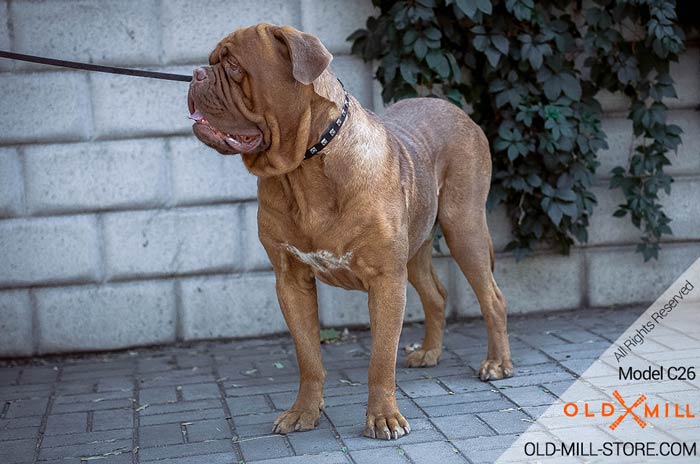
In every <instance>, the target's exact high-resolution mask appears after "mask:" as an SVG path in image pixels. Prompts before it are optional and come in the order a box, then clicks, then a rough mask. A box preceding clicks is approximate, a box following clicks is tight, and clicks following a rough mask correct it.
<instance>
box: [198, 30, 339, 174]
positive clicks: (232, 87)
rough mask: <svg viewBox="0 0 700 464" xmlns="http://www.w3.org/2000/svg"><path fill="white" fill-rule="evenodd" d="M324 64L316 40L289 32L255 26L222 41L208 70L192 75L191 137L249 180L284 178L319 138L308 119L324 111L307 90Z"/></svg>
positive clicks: (311, 88) (320, 101)
mask: <svg viewBox="0 0 700 464" xmlns="http://www.w3.org/2000/svg"><path fill="white" fill-rule="evenodd" d="M331 59H332V55H331V54H330V53H329V52H328V50H326V48H325V47H324V46H323V44H321V42H320V41H319V40H318V39H317V38H315V37H313V36H311V35H308V34H304V33H302V32H300V31H298V30H296V29H294V28H292V27H278V26H272V25H269V24H259V25H257V26H251V27H247V28H243V29H239V30H237V31H235V32H234V33H232V34H230V35H228V36H226V37H225V38H224V39H223V40H221V42H219V43H218V45H217V46H216V48H214V51H213V52H212V53H211V55H210V56H209V66H206V67H201V68H197V69H196V70H195V71H194V75H193V78H192V82H191V84H190V89H189V94H188V105H189V110H190V118H191V119H193V120H194V121H195V122H194V125H193V127H192V129H193V131H194V133H195V135H196V136H197V138H199V140H201V141H202V142H204V143H205V144H206V145H208V146H210V147H212V148H214V149H216V150H217V151H218V152H219V153H221V154H224V155H231V154H241V155H242V156H243V160H244V162H245V164H246V166H247V167H248V169H249V170H250V171H251V172H253V173H254V174H256V175H260V176H266V175H277V174H281V173H285V172H289V171H291V170H292V169H294V168H296V167H297V166H298V165H299V163H301V161H302V160H303V155H304V152H305V151H306V149H307V148H308V145H309V140H312V137H316V136H318V134H315V133H314V130H313V129H312V127H311V126H312V125H313V124H314V122H313V121H314V116H312V115H313V114H314V113H318V112H319V111H321V112H326V111H330V107H329V105H328V103H330V102H329V101H328V100H325V103H324V99H323V98H322V97H320V95H319V94H318V93H317V92H315V91H314V85H313V84H314V81H315V80H317V79H318V78H319V76H321V75H322V74H323V73H324V71H325V70H326V68H327V67H328V65H329V63H330V62H331ZM326 107H327V108H326ZM313 143H315V142H312V143H311V145H313Z"/></svg>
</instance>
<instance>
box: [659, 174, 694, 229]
mask: <svg viewBox="0 0 700 464" xmlns="http://www.w3.org/2000/svg"><path fill="white" fill-rule="evenodd" d="M698 199H700V178H697V177H695V178H678V179H676V182H674V183H673V185H672V186H671V195H670V196H666V195H664V196H663V197H662V199H661V202H662V203H663V205H664V210H665V211H666V214H667V215H668V216H669V217H670V218H671V219H672V220H673V221H672V222H671V229H672V230H673V236H672V237H670V238H671V239H672V240H697V239H700V202H698Z"/></svg>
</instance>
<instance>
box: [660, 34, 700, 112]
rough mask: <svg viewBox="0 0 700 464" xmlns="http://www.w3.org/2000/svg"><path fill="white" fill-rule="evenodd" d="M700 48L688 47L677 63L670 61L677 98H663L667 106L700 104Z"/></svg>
mask: <svg viewBox="0 0 700 464" xmlns="http://www.w3.org/2000/svg"><path fill="white" fill-rule="evenodd" d="M698 76H700V48H697V47H693V48H688V49H687V50H686V51H685V52H684V53H683V54H682V55H681V56H680V57H679V60H678V62H677V63H671V77H672V78H673V81H674V82H675V88H676V94H677V95H678V98H668V99H664V103H666V104H667V105H668V107H669V108H695V107H697V106H698V105H700V79H699V78H698Z"/></svg>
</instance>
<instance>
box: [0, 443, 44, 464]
mask: <svg viewBox="0 0 700 464" xmlns="http://www.w3.org/2000/svg"><path fill="white" fill-rule="evenodd" d="M35 444H36V440H34V439H32V440H12V441H8V442H4V443H3V444H2V446H0V462H2V463H4V464H21V463H25V462H27V463H29V462H33V461H34V446H35Z"/></svg>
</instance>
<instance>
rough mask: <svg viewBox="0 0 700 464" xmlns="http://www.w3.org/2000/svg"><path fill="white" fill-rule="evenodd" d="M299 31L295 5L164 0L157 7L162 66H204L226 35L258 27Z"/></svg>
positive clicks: (279, 0)
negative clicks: (160, 35)
mask: <svg viewBox="0 0 700 464" xmlns="http://www.w3.org/2000/svg"><path fill="white" fill-rule="evenodd" d="M263 22H264V23H270V24H277V25H289V26H294V27H297V28H299V27H300V26H299V23H300V20H299V3H298V2H297V1H284V0H266V1H265V3H264V4H261V3H260V2H259V1H256V0H239V1H237V2H235V4H234V3H231V2H229V1H226V0H204V1H200V2H190V1H187V0H168V1H167V2H162V3H161V24H162V25H163V51H164V58H165V61H166V63H198V64H206V63H207V58H208V57H209V53H211V51H212V50H213V49H214V47H215V46H216V44H217V43H218V42H219V41H220V40H221V39H223V38H224V37H225V36H226V35H228V34H230V33H231V32H233V31H235V30H236V29H238V28H240V27H244V26H251V25H254V24H258V23H263Z"/></svg>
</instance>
